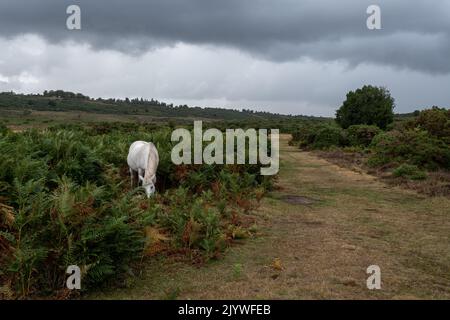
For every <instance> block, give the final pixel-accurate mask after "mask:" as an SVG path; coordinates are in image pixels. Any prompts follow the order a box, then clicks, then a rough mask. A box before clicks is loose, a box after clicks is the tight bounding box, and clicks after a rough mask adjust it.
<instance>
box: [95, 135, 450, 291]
mask: <svg viewBox="0 0 450 320" xmlns="http://www.w3.org/2000/svg"><path fill="white" fill-rule="evenodd" d="M281 158H282V159H281V171H280V179H279V182H278V185H279V187H280V189H279V190H278V191H275V192H273V193H272V194H270V195H269V197H267V198H265V199H264V200H263V201H262V205H261V207H260V208H259V210H258V211H257V212H256V213H255V215H256V216H257V221H258V224H259V228H260V230H261V234H260V236H258V237H257V238H255V239H251V240H246V241H244V242H243V244H237V245H236V246H234V247H233V248H231V249H230V250H229V251H228V252H227V253H226V254H225V256H224V258H223V259H221V260H219V261H214V262H211V263H208V264H207V265H206V266H203V267H195V266H191V265H187V264H186V263H182V262H175V261H170V262H169V261H167V260H166V261H164V260H163V259H162V258H161V259H160V260H156V259H154V261H152V262H150V264H149V265H148V267H147V268H146V270H145V271H144V274H143V275H142V276H141V277H136V278H134V280H133V283H130V284H129V286H128V288H125V289H114V290H113V291H108V292H98V293H95V294H93V295H91V296H90V297H89V298H96V299H170V298H180V299H225V298H229V299H330V298H336V299H353V298H362V299H380V298H381V299H382V298H387V299H390V298H447V299H448V298H450V199H448V198H427V197H424V196H420V195H417V194H415V193H413V192H410V191H406V190H402V189H397V188H390V187H389V188H388V187H387V186H385V185H384V184H383V183H381V182H378V181H377V180H375V178H373V177H371V176H368V175H364V174H359V173H354V172H351V171H348V170H346V169H342V168H339V167H337V166H335V165H333V164H330V163H328V162H327V161H325V160H321V159H318V158H317V157H316V156H314V155H313V154H310V153H306V152H300V151H299V150H298V149H297V148H294V147H289V146H288V137H287V136H283V137H282V141H281ZM288 195H289V196H303V197H307V198H309V199H314V200H315V201H314V203H312V204H307V205H304V204H290V203H288V202H287V201H286V199H285V197H286V196H288ZM373 264H376V265H379V266H380V268H381V273H382V289H381V290H378V291H370V290H368V289H367V288H366V279H367V275H366V273H365V271H366V268H367V267H368V266H369V265H373Z"/></svg>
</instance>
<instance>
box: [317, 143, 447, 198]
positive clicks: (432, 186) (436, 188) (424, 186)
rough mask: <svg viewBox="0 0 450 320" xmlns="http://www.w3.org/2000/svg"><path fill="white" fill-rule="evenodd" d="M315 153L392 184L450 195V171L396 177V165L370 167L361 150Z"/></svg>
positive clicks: (344, 166)
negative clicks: (423, 177) (414, 176)
mask: <svg viewBox="0 0 450 320" xmlns="http://www.w3.org/2000/svg"><path fill="white" fill-rule="evenodd" d="M314 154H316V155H318V156H319V157H321V158H323V159H326V160H327V161H329V162H331V163H334V164H336V165H338V166H340V167H343V168H346V169H350V170H352V171H355V172H359V173H362V172H366V173H369V174H371V175H374V176H376V177H378V178H380V179H382V180H383V182H384V183H386V184H389V185H391V186H401V187H403V188H405V189H409V190H414V191H416V192H418V193H421V194H425V195H427V196H433V197H436V196H443V197H450V172H449V171H445V170H438V171H434V172H427V178H426V179H424V180H411V179H407V178H402V177H394V176H393V175H392V170H393V169H395V166H394V167H392V166H385V167H382V168H378V169H375V168H370V167H368V166H367V165H366V161H367V155H365V154H363V153H359V152H344V151H343V150H339V149H338V150H333V151H315V152H314Z"/></svg>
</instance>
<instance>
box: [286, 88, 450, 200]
mask: <svg viewBox="0 0 450 320" xmlns="http://www.w3.org/2000/svg"><path fill="white" fill-rule="evenodd" d="M373 91H374V92H373ZM375 92H378V95H377V94H375ZM382 97H384V98H383V99H382ZM361 101H366V103H367V106H371V108H372V107H373V110H379V113H380V115H377V114H372V115H371V116H370V117H369V118H370V119H379V118H383V117H384V115H386V112H388V111H389V110H388V109H390V108H391V106H392V104H391V102H392V103H393V99H392V98H390V96H388V92H387V91H386V90H382V89H376V88H373V87H364V88H362V89H360V90H357V91H356V92H351V93H349V95H348V97H347V101H346V102H345V103H344V106H343V107H341V109H339V110H338V112H337V115H338V117H337V119H336V120H337V121H336V123H319V124H317V123H304V124H303V125H301V126H300V127H299V128H298V129H296V130H295V131H294V132H293V134H292V141H291V145H298V146H299V147H300V148H302V149H306V150H322V151H327V152H322V153H321V154H322V155H323V156H325V157H326V158H328V159H330V160H332V161H333V160H334V162H337V163H340V164H343V165H346V166H351V167H354V166H355V165H356V167H360V168H361V167H362V168H363V169H366V170H367V171H369V172H371V173H375V174H378V175H380V176H382V177H384V178H389V180H390V182H393V183H399V184H405V183H406V184H407V185H409V186H413V188H415V189H417V190H418V191H421V192H424V193H427V194H430V195H450V181H449V179H448V176H449V174H448V173H449V170H450V110H448V109H445V108H438V107H433V108H431V109H426V110H423V111H421V112H415V113H414V115H412V116H411V117H410V118H407V119H404V118H401V119H399V120H398V121H396V122H393V123H390V121H389V117H384V119H385V121H383V122H382V124H383V125H382V128H383V129H382V128H380V127H378V126H376V125H374V124H370V122H369V121H366V120H367V119H368V118H365V116H364V115H362V114H361V113H364V112H365V111H364V110H365V108H360V107H359V104H360V102H361ZM388 106H389V107H388ZM371 110H372V109H371ZM373 110H372V112H374V111H373ZM350 111H352V112H353V113H352V114H350V113H349V112H350ZM388 113H389V112H388ZM357 114H359V115H357ZM350 119H351V120H352V121H350ZM344 120H345V121H344ZM347 120H348V121H347ZM339 124H340V125H341V126H339ZM395 178H398V179H395ZM430 179H434V181H432V182H430V181H429V180H430ZM427 180H428V181H427ZM411 181H416V183H411ZM421 186H426V188H421Z"/></svg>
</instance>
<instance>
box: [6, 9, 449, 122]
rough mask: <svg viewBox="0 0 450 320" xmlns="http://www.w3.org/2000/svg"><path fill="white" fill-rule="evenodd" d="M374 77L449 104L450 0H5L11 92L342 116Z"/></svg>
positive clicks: (401, 103) (409, 105) (402, 92)
mask: <svg viewBox="0 0 450 320" xmlns="http://www.w3.org/2000/svg"><path fill="white" fill-rule="evenodd" d="M71 4H77V5H79V6H80V8H81V23H82V29H81V30H75V31H69V30H68V29H67V28H66V19H67V17H68V16H69V15H68V14H66V9H67V7H68V6H69V5H71ZM371 4H377V5H379V6H380V7H381V13H382V20H381V21H382V30H368V29H367V27H366V20H367V17H368V15H367V13H366V10H367V7H368V6H369V5H371ZM364 84H372V85H377V86H385V87H387V88H388V89H389V90H390V91H391V93H392V95H393V97H394V98H395V99H396V104H397V108H396V112H409V111H413V110H416V109H423V108H426V107H429V106H432V105H439V106H445V107H450V1H449V0H433V1H429V0H378V1H373V0H372V1H366V0H339V1H335V0H122V1H120V0H81V1H76V0H72V1H66V0H0V91H9V90H14V91H16V92H25V93H37V92H42V91H44V90H51V89H64V90H70V91H75V92H81V93H84V94H87V95H89V96H92V97H99V96H101V97H117V98H118V97H120V98H123V97H144V98H157V99H159V100H163V101H166V102H169V103H175V104H185V103H186V104H189V105H199V106H220V107H233V108H239V109H240V108H251V109H255V110H265V111H271V112H279V113H288V114H308V115H325V116H332V115H334V111H335V109H336V108H338V107H339V106H340V105H341V103H342V101H343V100H344V99H345V94H346V93H347V92H348V91H349V90H354V89H356V88H358V87H361V86H362V85H364Z"/></svg>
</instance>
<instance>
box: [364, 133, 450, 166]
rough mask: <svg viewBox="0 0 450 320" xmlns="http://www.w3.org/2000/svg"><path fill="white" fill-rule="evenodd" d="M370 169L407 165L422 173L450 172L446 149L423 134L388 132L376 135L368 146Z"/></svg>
mask: <svg viewBox="0 0 450 320" xmlns="http://www.w3.org/2000/svg"><path fill="white" fill-rule="evenodd" d="M371 149H372V150H373V155H372V157H371V158H370V159H369V164H371V165H372V166H379V165H385V164H388V163H407V164H411V165H416V166H419V167H421V168H426V169H431V170H434V169H437V168H445V169H450V147H449V145H448V144H446V143H445V142H444V141H442V140H440V139H438V138H436V137H433V136H431V135H430V134H429V133H428V132H427V131H424V130H419V129H415V130H406V131H389V132H386V133H382V134H379V135H377V136H376V137H375V138H374V139H373V141H372V144H371Z"/></svg>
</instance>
